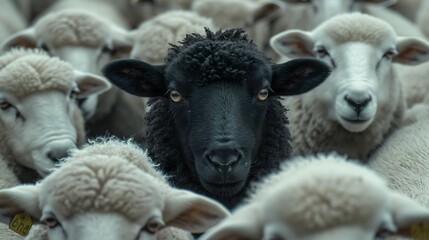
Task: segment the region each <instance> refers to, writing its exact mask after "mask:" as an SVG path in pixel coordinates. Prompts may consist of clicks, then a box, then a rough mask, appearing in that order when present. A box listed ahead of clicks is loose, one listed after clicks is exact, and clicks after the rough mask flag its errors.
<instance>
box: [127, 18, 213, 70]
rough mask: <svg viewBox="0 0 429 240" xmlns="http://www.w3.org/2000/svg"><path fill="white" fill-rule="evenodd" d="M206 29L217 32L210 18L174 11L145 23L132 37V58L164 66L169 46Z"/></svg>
mask: <svg viewBox="0 0 429 240" xmlns="http://www.w3.org/2000/svg"><path fill="white" fill-rule="evenodd" d="M204 27H208V28H210V29H211V30H215V29H216V28H215V26H214V24H213V21H212V20H211V19H210V18H206V17H202V16H200V15H198V14H197V13H195V12H191V11H185V10H172V11H168V12H165V13H163V14H161V15H158V16H157V17H155V18H152V19H150V20H148V21H145V22H143V23H142V24H141V25H140V26H139V27H138V29H136V30H134V31H133V32H132V33H131V35H132V39H133V41H134V44H133V49H132V51H131V54H130V56H131V57H132V58H136V59H138V60H143V61H146V62H149V63H151V64H162V63H163V62H164V58H165V56H167V52H168V49H169V47H170V45H169V44H176V45H177V44H178V42H179V41H181V40H182V39H184V38H185V36H186V34H190V33H204Z"/></svg>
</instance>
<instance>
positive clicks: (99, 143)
mask: <svg viewBox="0 0 429 240" xmlns="http://www.w3.org/2000/svg"><path fill="white" fill-rule="evenodd" d="M91 155H106V156H117V157H121V158H124V159H126V160H127V161H128V162H130V163H132V164H134V165H136V167H138V168H139V169H141V170H143V171H144V172H146V173H147V174H149V175H152V176H153V177H156V178H158V179H160V180H162V181H165V179H164V176H163V175H162V174H161V173H160V171H158V170H157V169H156V168H157V166H155V164H154V163H153V162H152V159H150V158H149V157H148V156H147V153H146V152H145V151H143V150H142V149H141V148H140V147H139V146H137V145H136V144H135V143H133V141H131V140H128V141H121V140H119V139H116V138H107V139H106V138H96V139H94V140H88V144H86V145H85V146H84V147H82V148H81V149H75V150H72V151H71V153H70V156H71V157H73V158H82V157H88V156H91Z"/></svg>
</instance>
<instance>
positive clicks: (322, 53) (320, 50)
mask: <svg viewBox="0 0 429 240" xmlns="http://www.w3.org/2000/svg"><path fill="white" fill-rule="evenodd" d="M316 54H317V56H318V57H319V58H323V57H325V56H327V55H329V54H328V51H327V50H326V48H324V47H319V48H317V49H316Z"/></svg>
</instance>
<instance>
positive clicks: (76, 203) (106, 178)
mask: <svg viewBox="0 0 429 240" xmlns="http://www.w3.org/2000/svg"><path fill="white" fill-rule="evenodd" d="M100 156H101V155H96V157H95V158H94V157H88V158H86V160H84V161H86V163H84V164H87V165H84V164H82V161H80V160H81V159H82V158H79V159H70V162H67V163H65V164H64V165H63V166H61V167H60V168H58V170H57V171H55V172H54V173H52V174H51V175H49V176H48V177H47V178H45V179H44V180H43V181H42V182H41V183H40V184H37V185H21V186H17V187H13V188H9V189H3V190H0V222H2V223H7V224H9V222H10V221H11V219H12V218H13V216H15V214H17V213H23V212H25V213H28V214H29V215H31V217H32V219H33V220H34V222H35V223H39V224H43V225H44V226H45V229H46V231H47V235H48V239H49V240H94V239H103V240H155V239H157V235H158V232H159V231H160V230H162V229H163V228H164V227H176V228H180V229H183V230H185V231H189V232H204V231H206V230H207V229H208V228H210V227H212V226H214V225H215V224H217V223H218V222H220V221H221V220H222V219H223V218H224V217H226V216H228V215H229V213H228V211H227V210H226V209H225V208H224V207H223V206H222V205H220V204H219V203H217V202H215V201H214V200H211V199H209V198H206V197H203V196H200V195H197V194H195V193H193V192H190V191H185V190H177V189H173V188H170V187H168V186H166V185H165V183H160V182H161V181H159V180H155V178H154V177H152V176H150V175H148V174H146V173H145V172H143V171H141V170H140V169H137V168H136V167H135V166H134V165H132V164H131V163H129V162H128V161H126V160H125V159H119V158H116V159H115V158H109V157H108V156H101V157H100ZM118 159H119V160H121V161H118ZM76 162H78V163H77V164H75V163H76ZM88 162H90V163H88ZM112 162H113V164H112ZM69 163H70V164H69ZM109 164H112V165H111V166H109ZM82 165H83V166H82ZM88 165H89V166H88ZM165 188H168V189H165Z"/></svg>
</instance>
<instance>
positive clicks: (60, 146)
mask: <svg viewBox="0 0 429 240" xmlns="http://www.w3.org/2000/svg"><path fill="white" fill-rule="evenodd" d="M74 148H76V145H75V143H73V142H72V141H69V140H57V141H54V142H50V143H48V144H47V145H46V146H45V148H44V153H45V154H44V155H45V157H46V158H47V159H49V160H50V161H52V162H53V163H54V164H56V163H58V162H59V161H60V160H61V159H63V158H65V157H67V156H68V155H69V150H71V149H74Z"/></svg>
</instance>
